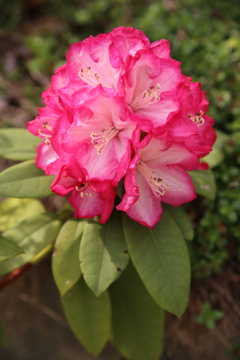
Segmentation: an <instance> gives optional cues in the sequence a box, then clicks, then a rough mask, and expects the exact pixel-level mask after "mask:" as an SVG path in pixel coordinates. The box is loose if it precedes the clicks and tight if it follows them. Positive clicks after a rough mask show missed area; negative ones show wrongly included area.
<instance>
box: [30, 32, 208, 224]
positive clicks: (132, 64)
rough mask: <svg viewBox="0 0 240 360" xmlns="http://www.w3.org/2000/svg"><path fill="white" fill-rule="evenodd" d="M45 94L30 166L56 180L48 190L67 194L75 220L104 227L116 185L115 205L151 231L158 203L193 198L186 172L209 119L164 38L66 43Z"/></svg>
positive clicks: (204, 140) (118, 36) (194, 162)
mask: <svg viewBox="0 0 240 360" xmlns="http://www.w3.org/2000/svg"><path fill="white" fill-rule="evenodd" d="M43 98H44V102H45V104H46V107H45V108H44V109H39V115H38V116H37V118H36V119H35V120H33V121H31V122H29V124H28V130H29V131H30V132H31V133H33V134H34V135H35V136H38V137H41V138H42V139H43V142H42V143H41V144H40V145H39V146H38V148H37V156H36V165H37V166H38V167H40V168H42V169H43V170H44V171H45V172H46V174H47V175H55V176H56V177H55V180H54V182H53V184H52V186H51V188H52V191H53V192H55V193H56V194H58V195H60V196H66V195H68V194H70V196H69V202H70V204H71V205H72V206H73V208H74V212H75V216H76V217H90V218H93V217H95V216H99V217H100V221H101V222H102V223H104V222H105V221H107V219H108V217H109V216H110V214H111V211H112V209H113V204H114V199H115V195H116V192H115V189H116V187H117V186H118V184H119V182H120V181H121V180H124V184H125V191H126V192H125V194H124V195H123V197H122V199H121V202H120V204H119V205H118V206H117V208H118V209H119V210H123V211H126V212H127V214H128V215H129V216H130V217H132V218H133V219H135V220H136V221H139V222H140V223H142V224H144V225H146V226H149V227H150V228H151V227H153V226H154V225H155V224H156V223H157V221H159V220H160V216H161V212H162V209H161V201H164V202H166V203H169V204H171V205H174V206H179V205H181V204H182V203H184V202H188V201H191V200H192V199H194V198H195V192H194V188H193V184H192V182H191V179H190V177H189V175H188V173H187V171H191V170H194V169H196V168H199V167H200V162H199V159H200V158H201V157H203V156H205V155H206V154H208V153H209V151H211V147H212V145H213V143H214V141H215V132H214V130H213V129H212V125H213V120H212V119H211V118H209V117H208V116H207V115H206V111H207V107H208V102H207V100H206V98H205V95H204V93H203V91H202V90H201V87H200V84H199V83H193V82H192V81H191V79H190V78H188V77H186V76H184V75H183V74H182V73H181V69H180V63H179V62H177V61H175V60H173V59H172V58H171V57H170V45H169V42H168V41H167V40H160V41H156V42H154V43H152V44H151V43H150V41H149V40H148V38H147V37H146V36H145V35H144V34H143V33H142V32H141V31H140V30H135V29H134V28H124V27H119V28H116V29H113V31H111V32H110V33H108V34H101V35H99V36H97V37H93V36H90V37H89V38H87V39H85V40H83V41H82V42H78V43H75V44H72V46H71V47H70V50H69V52H68V54H67V62H66V64H65V65H63V66H61V67H60V68H58V69H57V70H56V73H55V75H54V76H53V77H52V80H51V85H50V89H48V90H47V91H45V92H44V93H43ZM146 204H147V206H146Z"/></svg>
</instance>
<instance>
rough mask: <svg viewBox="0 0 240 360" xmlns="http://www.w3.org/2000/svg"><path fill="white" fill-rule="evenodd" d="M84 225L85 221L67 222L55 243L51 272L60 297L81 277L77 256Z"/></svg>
mask: <svg viewBox="0 0 240 360" xmlns="http://www.w3.org/2000/svg"><path fill="white" fill-rule="evenodd" d="M85 225H86V222H85V221H76V220H69V221H67V222H66V223H65V224H64V225H63V227H62V228H61V230H60V232H59V234H58V237H57V240H56V242H55V248H54V252H53V258H52V271H53V277H54V280H55V283H56V285H57V287H58V289H59V292H60V294H61V295H64V294H65V293H66V292H67V291H68V290H69V289H70V288H71V287H72V286H73V285H74V284H75V283H76V282H77V281H78V280H79V278H80V276H81V269H80V264H79V258H78V254H79V246H80V241H81V237H82V233H83V230H84V227H85Z"/></svg>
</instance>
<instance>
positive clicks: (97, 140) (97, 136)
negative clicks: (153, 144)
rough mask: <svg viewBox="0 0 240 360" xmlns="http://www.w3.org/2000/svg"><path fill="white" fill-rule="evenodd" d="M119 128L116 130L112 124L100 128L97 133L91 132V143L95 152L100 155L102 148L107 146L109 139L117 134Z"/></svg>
mask: <svg viewBox="0 0 240 360" xmlns="http://www.w3.org/2000/svg"><path fill="white" fill-rule="evenodd" d="M118 132H119V130H117V129H116V128H115V127H114V126H112V127H110V128H106V129H101V130H100V131H99V132H97V133H91V138H92V144H93V145H94V147H95V149H96V150H97V154H98V155H100V154H101V152H102V150H103V149H104V148H105V147H106V146H107V144H108V143H109V141H110V140H111V139H112V138H114V137H115V136H116V135H117V134H118Z"/></svg>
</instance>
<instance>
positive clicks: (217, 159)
mask: <svg viewBox="0 0 240 360" xmlns="http://www.w3.org/2000/svg"><path fill="white" fill-rule="evenodd" d="M228 138H229V137H228V136H227V134H225V133H224V132H222V131H219V130H218V131H217V139H216V141H215V143H214V145H213V149H212V151H211V152H210V154H208V155H207V156H205V157H204V158H203V159H202V160H203V161H206V162H207V163H208V165H209V166H210V168H213V167H215V166H217V165H219V164H220V163H221V162H222V161H223V159H224V152H223V146H224V143H225V141H227V139H228Z"/></svg>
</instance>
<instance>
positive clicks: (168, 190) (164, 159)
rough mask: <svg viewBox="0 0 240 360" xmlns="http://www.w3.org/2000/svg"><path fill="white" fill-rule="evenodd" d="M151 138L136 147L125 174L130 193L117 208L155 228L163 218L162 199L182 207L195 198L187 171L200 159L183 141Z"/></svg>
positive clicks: (149, 136) (126, 186) (195, 165)
mask: <svg viewBox="0 0 240 360" xmlns="http://www.w3.org/2000/svg"><path fill="white" fill-rule="evenodd" d="M147 137H148V138H147ZM147 137H146V138H145V139H144V140H143V141H142V143H141V144H139V147H138V149H136V154H135V157H134V158H133V160H132V163H131V165H130V167H129V170H128V172H127V174H126V177H125V189H126V193H125V195H124V196H123V199H122V202H121V203H120V204H119V205H118V206H117V209H119V210H123V211H126V212H127V214H128V215H129V216H130V217H131V218H132V219H134V220H136V221H138V222H140V223H141V224H143V225H146V226H148V227H150V228H152V227H153V226H154V225H155V224H156V223H157V222H158V221H159V220H160V216H161V213H162V207H161V201H163V202H166V203H168V204H170V205H173V206H179V205H181V204H183V203H185V202H189V201H192V200H193V199H195V197H196V194H195V191H194V187H193V184H192V181H191V178H190V176H189V174H188V173H187V172H186V170H187V171H190V170H193V169H196V168H197V167H198V165H199V160H198V157H197V156H196V155H193V154H191V153H190V152H189V151H188V150H187V149H186V147H185V146H184V145H183V144H180V143H178V144H177V143H172V142H171V141H168V140H166V139H165V140H158V139H156V138H154V137H152V138H151V135H148V136H147ZM149 139H150V141H149ZM148 141H149V142H148ZM146 142H148V143H147V145H146ZM144 145H146V146H144Z"/></svg>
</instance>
